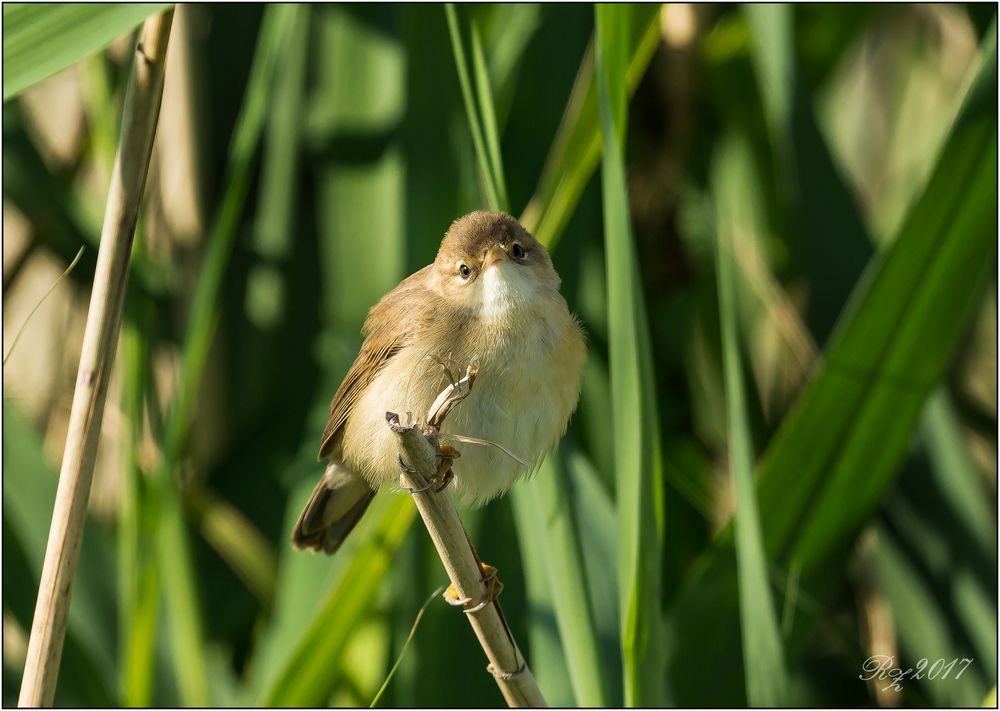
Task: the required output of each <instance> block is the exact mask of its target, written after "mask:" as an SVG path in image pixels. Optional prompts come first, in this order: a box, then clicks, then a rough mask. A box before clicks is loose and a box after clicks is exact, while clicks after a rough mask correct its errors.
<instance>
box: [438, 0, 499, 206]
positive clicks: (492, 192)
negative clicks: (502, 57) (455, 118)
mask: <svg viewBox="0 0 1000 711" xmlns="http://www.w3.org/2000/svg"><path fill="white" fill-rule="evenodd" d="M444 12H445V17H446V18H447V20H448V32H449V34H450V35H451V47H452V51H453V52H454V54H455V68H456V69H457V70H458V82H459V84H460V85H461V87H462V99H463V101H464V102H465V116H466V118H467V119H468V121H469V130H470V131H471V132H472V143H473V146H474V147H475V152H476V158H477V159H478V160H479V170H480V173H481V175H480V179H481V180H482V183H483V192H484V193H485V196H486V204H487V205H489V207H490V209H492V210H501V209H503V208H502V207H501V205H502V203H501V201H500V193H499V191H498V189H497V185H496V180H497V173H496V172H495V167H494V166H493V165H491V163H490V158H489V155H490V154H489V153H488V152H487V150H486V144H485V143H484V142H483V128H482V126H481V125H480V119H479V113H478V112H477V111H476V106H475V101H474V99H473V93H472V85H471V84H470V81H469V68H468V63H467V62H466V59H465V49H464V47H463V46H462V34H461V30H460V29H459V26H458V15H457V13H456V12H455V6H454V5H453V4H452V3H445V6H444Z"/></svg>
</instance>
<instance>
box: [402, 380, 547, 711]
mask: <svg viewBox="0 0 1000 711" xmlns="http://www.w3.org/2000/svg"><path fill="white" fill-rule="evenodd" d="M477 370H478V368H477V367H476V365H475V364H472V365H470V366H469V368H467V370H466V374H465V377H464V378H462V379H461V380H460V381H459V382H458V383H456V384H452V385H449V386H448V387H447V388H445V390H444V391H443V392H442V393H441V394H440V395H439V396H438V398H437V400H436V401H435V403H434V405H432V406H431V409H430V411H428V413H427V424H425V425H417V424H411V425H405V426H404V425H401V424H400V423H399V418H398V416H397V415H396V414H395V413H386V419H387V421H388V423H389V426H390V427H391V428H392V430H393V431H394V432H395V433H396V434H397V435H398V436H399V448H400V462H401V463H404V462H405V464H406V467H407V468H406V469H405V470H404V473H403V474H402V476H401V482H402V483H403V484H404V485H405V486H406V487H407V488H409V489H410V490H411V495H412V496H413V500H414V503H416V505H417V510H418V511H419V512H420V517H421V518H422V519H423V520H424V525H425V526H426V527H427V532H428V533H429V534H430V537H431V540H432V541H433V542H434V547H435V548H436V549H437V552H438V555H439V556H440V557H441V562H442V563H443V564H444V568H445V570H446V571H447V573H448V578H449V579H450V580H451V584H452V587H453V589H454V592H455V593H456V594H457V597H458V602H461V601H462V600H465V601H466V602H465V604H464V605H463V608H464V611H465V614H466V617H467V618H468V620H469V624H470V625H472V629H473V631H474V632H475V633H476V637H478V638H479V643H480V645H481V646H482V648H483V651H484V652H485V653H486V657H487V659H489V666H488V667H487V670H488V671H489V672H490V673H491V674H492V675H493V677H494V679H496V682H497V686H499V687H500V692H501V693H502V694H503V697H504V699H505V700H506V701H507V705H508V706H510V707H512V708H514V707H544V706H547V704H546V703H545V698H544V697H543V696H542V692H541V691H540V690H539V688H538V684H537V683H536V682H535V677H534V676H533V675H532V673H531V670H530V669H528V665H527V664H526V663H525V661H524V657H522V656H521V651H520V650H519V649H518V648H517V643H516V642H515V641H514V637H513V635H512V634H511V632H510V628H509V627H508V626H507V622H506V620H505V619H504V616H503V611H502V610H501V609H500V603H499V602H498V601H497V600H496V592H498V590H499V587H498V586H499V581H498V580H497V579H496V577H495V571H494V575H492V576H489V577H491V578H492V579H486V580H484V575H483V571H482V569H481V567H480V563H481V561H480V560H479V555H478V554H477V553H476V552H475V549H474V548H473V547H472V542H471V541H470V540H469V537H468V533H467V532H466V530H465V526H463V525H462V520H461V518H459V516H458V511H456V510H455V505H454V504H453V503H452V500H451V496H450V495H449V494H448V492H447V491H446V490H444V491H441V492H436V491H435V490H434V489H433V488H431V487H430V485H429V482H432V481H434V480H435V479H436V478H437V475H438V469H439V464H440V462H441V456H440V455H441V450H440V444H439V439H438V436H439V434H440V427H441V423H442V422H443V421H444V418H445V417H446V416H447V414H448V412H449V411H450V410H451V408H452V407H454V406H455V405H457V404H458V403H459V402H461V400H463V399H464V398H465V397H466V396H467V395H468V394H469V391H470V390H471V388H472V383H473V381H474V380H475V376H476V371H477ZM446 595H447V594H446ZM484 602H485V603H486V604H482V603H484ZM452 604H455V600H452Z"/></svg>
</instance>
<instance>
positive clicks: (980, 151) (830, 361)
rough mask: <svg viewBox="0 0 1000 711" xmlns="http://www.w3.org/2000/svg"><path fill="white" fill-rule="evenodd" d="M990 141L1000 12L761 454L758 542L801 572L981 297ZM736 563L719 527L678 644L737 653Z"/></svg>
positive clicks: (847, 530) (989, 246) (831, 539)
mask: <svg viewBox="0 0 1000 711" xmlns="http://www.w3.org/2000/svg"><path fill="white" fill-rule="evenodd" d="M996 145H997V144H996V35H995V24H994V25H993V29H992V30H991V31H990V33H988V35H987V37H986V39H985V40H984V42H983V49H982V53H981V63H980V67H979V70H978V73H977V76H976V79H975V81H974V83H973V85H972V86H971V88H970V90H969V92H968V94H967V96H966V99H965V101H964V104H963V108H962V110H961V112H960V114H959V116H958V118H957V120H956V122H955V124H954V125H953V126H952V129H951V132H950V134H949V137H948V140H947V141H946V143H945V145H944V147H943V148H942V150H941V153H940V155H939V158H938V161H937V165H936V166H935V169H934V171H933V174H932V176H931V178H930V180H929V182H928V184H927V186H926V187H925V189H924V191H923V194H922V195H921V197H920V198H919V199H918V200H917V201H916V202H915V203H914V207H913V209H912V210H911V212H910V213H909V215H908V216H907V218H906V220H905V221H904V224H903V227H902V229H901V231H900V233H899V235H898V236H897V237H896V239H895V240H894V241H893V243H892V246H891V247H890V248H889V249H888V250H886V251H885V252H884V253H883V254H879V255H876V256H875V257H874V258H873V259H872V261H871V264H870V265H869V267H868V269H867V270H866V273H865V274H864V275H863V277H862V278H861V279H860V280H859V282H858V283H857V284H856V286H855V291H854V293H853V294H852V297H851V299H850V301H849V302H848V304H847V305H846V306H845V308H844V310H843V312H842V314H841V317H840V319H839V321H838V324H837V328H836V330H835V332H834V335H833V336H832V338H831V342H830V345H829V346H828V347H827V349H826V353H825V358H824V361H823V363H822V365H821V367H820V368H819V369H818V371H817V372H816V373H815V375H814V378H813V380H812V381H811V383H810V384H809V385H808V386H807V388H806V390H805V391H804V392H803V394H802V395H801V396H800V398H799V399H798V401H797V402H796V404H795V406H794V407H793V408H792V410H791V412H790V413H789V414H788V415H787V416H786V417H785V420H784V421H783V423H782V425H781V428H780V429H779V431H778V433H777V434H776V435H775V437H774V438H773V440H772V441H771V443H770V444H769V446H768V448H767V450H766V451H765V453H764V455H763V457H762V458H761V461H760V464H759V474H758V480H759V484H758V502H759V506H760V511H761V521H762V523H763V533H764V541H765V548H766V550H767V552H768V555H769V556H770V557H772V559H774V560H776V561H777V562H778V563H779V565H780V566H795V567H798V568H799V569H800V570H801V571H802V577H803V580H804V581H805V580H807V579H814V580H815V579H819V578H822V577H823V574H824V572H825V568H824V566H825V565H827V564H829V563H830V562H832V561H833V560H834V559H835V556H836V555H837V554H838V552H840V551H843V550H844V549H845V547H846V546H847V545H848V544H849V543H850V542H851V540H852V539H853V538H854V537H855V536H856V535H857V533H858V531H859V530H860V528H861V526H862V525H863V524H864V523H865V522H866V521H867V520H868V519H869V517H870V516H871V514H872V512H873V511H874V508H875V506H876V505H877V504H878V502H879V501H880V499H881V498H882V496H883V495H884V493H885V491H886V490H887V487H888V486H889V484H890V483H891V482H892V479H893V477H894V475H895V473H896V471H897V470H898V467H899V464H900V462H901V460H902V458H903V456H904V454H905V452H906V449H907V446H908V444H909V442H910V440H911V438H912V436H913V433H914V431H915V428H916V425H917V423H918V419H919V416H920V413H921V410H922V408H923V405H924V403H925V401H926V398H927V395H928V393H929V392H930V390H931V388H932V387H933V386H934V384H935V383H936V382H937V381H938V380H939V378H940V377H941V375H942V373H943V372H944V369H945V367H946V366H947V364H948V362H949V360H950V359H951V357H952V355H953V353H954V351H955V348H956V345H957V344H958V342H959V339H960V337H961V335H962V333H963V330H964V328H965V324H966V323H967V322H968V317H969V314H970V313H971V311H972V308H973V306H975V304H976V303H977V301H978V298H979V295H980V293H981V286H982V285H983V283H984V280H985V278H986V275H987V273H988V271H989V268H990V264H991V263H992V259H991V257H990V255H991V254H992V250H993V249H994V246H995V235H996V227H997V225H996V207H995V206H996V200H995V198H996ZM732 563H733V548H732V537H731V535H728V534H726V535H723V536H721V537H720V539H719V543H718V544H717V545H716V546H715V547H714V548H713V549H712V550H711V551H709V552H708V554H707V555H706V557H705V558H704V559H703V560H702V561H701V562H700V564H699V565H698V566H697V568H696V569H695V570H693V571H692V574H691V575H690V576H689V578H688V580H687V582H686V584H685V586H684V589H683V590H682V591H681V593H680V594H679V597H678V599H677V602H676V604H675V605H674V606H673V609H672V610H671V616H670V619H671V632H672V635H673V638H674V640H675V642H676V643H677V644H678V646H677V647H676V649H675V650H674V653H675V654H680V653H681V650H683V655H684V656H685V657H686V658H701V656H702V655H710V656H713V657H716V658H718V659H720V660H724V665H725V667H726V668H734V667H735V665H736V664H738V660H733V658H732V655H731V650H730V649H728V648H727V647H726V642H725V640H726V639H727V634H728V630H729V629H731V627H732V625H733V624H734V623H735V619H734V615H735V609H736V597H735V580H734V577H733V569H732ZM668 668H669V669H670V673H671V676H672V679H673V681H674V684H675V685H676V686H677V688H678V689H681V691H679V693H680V699H679V701H680V702H681V703H683V702H684V701H685V699H686V700H687V701H688V702H692V701H694V695H696V694H698V693H699V691H698V689H700V690H701V692H702V695H701V696H699V697H698V698H700V699H702V700H703V699H704V695H703V692H704V688H703V687H700V686H699V685H698V683H697V680H698V679H699V678H702V679H703V678H705V677H702V676H699V675H697V674H694V673H692V669H691V667H690V666H689V665H687V664H686V663H684V661H683V659H681V658H680V657H673V658H672V661H671V665H670V666H669V667H668ZM730 680H731V679H730ZM724 688H728V687H721V688H720V693H721V689H724ZM688 694H689V695H690V696H689V695H688ZM712 698H713V699H716V700H717V701H719V702H723V703H724V702H725V701H723V699H722V697H720V696H719V694H715V695H713V696H712ZM725 699H728V700H729V702H730V703H733V702H734V699H733V698H732V697H731V696H726V697H725ZM737 703H738V701H737Z"/></svg>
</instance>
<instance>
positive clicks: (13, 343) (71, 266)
mask: <svg viewBox="0 0 1000 711" xmlns="http://www.w3.org/2000/svg"><path fill="white" fill-rule="evenodd" d="M84 249H85V248H84V247H80V250H79V251H78V252H77V253H76V256H75V257H73V261H72V262H70V263H69V266H68V267H66V269H64V270H63V273H62V274H60V275H59V278H58V279H56V280H55V281H54V282H52V286H50V287H49V289H48V291H46V292H45V293H44V294H42V298H40V299H39V300H38V303H36V304H35V305H34V306H33V307H32V308H31V311H29V312H28V316H27V317H26V318H25V319H24V323H22V324H21V326H20V328H18V329H17V333H16V334H14V340H13V341H11V344H10V348H8V349H7V354H6V355H5V356H4V357H3V365H7V359H8V358H10V354H11V353H13V352H14V347H15V346H16V345H17V341H18V339H19V338H21V334H22V333H24V329H25V328H27V326H28V322H30V321H31V317H32V316H34V315H35V312H36V311H38V307H39V306H41V305H42V304H44V303H45V300H46V299H47V298H49V294H51V293H52V292H53V291H55V290H56V287H57V286H59V285H60V284H61V283H62V281H63V279H65V278H66V277H67V276H69V273H70V272H72V271H73V269H74V268H75V267H76V265H77V263H78V262H79V261H80V257H82V256H83V250H84Z"/></svg>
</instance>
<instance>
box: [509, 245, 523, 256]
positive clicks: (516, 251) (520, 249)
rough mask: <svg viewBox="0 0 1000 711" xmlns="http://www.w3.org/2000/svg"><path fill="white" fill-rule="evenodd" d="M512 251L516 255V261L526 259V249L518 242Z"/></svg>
mask: <svg viewBox="0 0 1000 711" xmlns="http://www.w3.org/2000/svg"><path fill="white" fill-rule="evenodd" d="M511 251H512V252H513V253H514V259H524V257H525V253H524V247H522V246H521V245H519V244H518V243H517V242H515V243H514V247H513V248H512V249H511Z"/></svg>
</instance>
